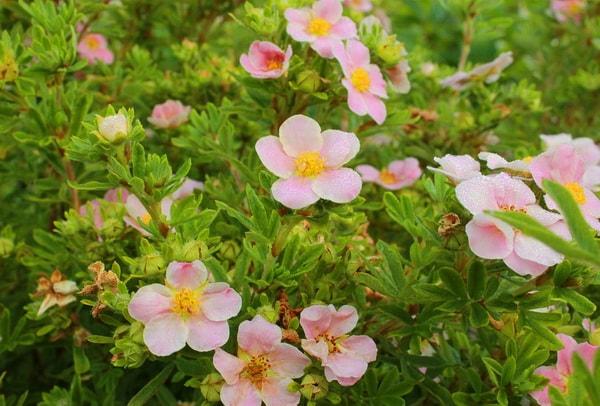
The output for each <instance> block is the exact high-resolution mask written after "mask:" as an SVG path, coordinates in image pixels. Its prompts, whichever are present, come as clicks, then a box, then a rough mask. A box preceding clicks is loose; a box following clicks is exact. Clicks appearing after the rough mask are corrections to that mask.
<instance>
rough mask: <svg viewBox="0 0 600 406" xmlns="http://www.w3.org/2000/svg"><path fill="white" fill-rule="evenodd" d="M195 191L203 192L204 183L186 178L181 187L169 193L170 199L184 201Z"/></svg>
mask: <svg viewBox="0 0 600 406" xmlns="http://www.w3.org/2000/svg"><path fill="white" fill-rule="evenodd" d="M195 190H204V183H203V182H200V181H197V180H194V179H189V178H186V180H185V181H184V182H183V183H182V184H181V186H179V188H178V189H177V190H175V191H174V192H173V193H171V199H172V200H181V199H185V198H186V197H188V196H191V195H193V194H194V191H195ZM169 211H170V210H169Z"/></svg>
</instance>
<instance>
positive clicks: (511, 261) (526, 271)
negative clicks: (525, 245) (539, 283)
mask: <svg viewBox="0 0 600 406" xmlns="http://www.w3.org/2000/svg"><path fill="white" fill-rule="evenodd" d="M504 263H505V264H506V266H508V267H509V268H510V269H512V270H513V271H514V272H516V273H518V274H519V275H523V276H525V275H531V276H534V277H535V276H540V275H541V274H543V273H544V272H545V271H546V269H548V267H547V266H546V265H542V264H538V263H537V262H533V261H529V260H527V259H524V258H521V257H520V256H518V255H517V253H516V252H512V253H511V254H510V255H509V256H507V257H506V258H504Z"/></svg>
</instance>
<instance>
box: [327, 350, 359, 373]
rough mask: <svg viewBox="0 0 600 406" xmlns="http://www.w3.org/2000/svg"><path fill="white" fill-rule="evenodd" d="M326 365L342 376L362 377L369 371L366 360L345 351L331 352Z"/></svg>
mask: <svg viewBox="0 0 600 406" xmlns="http://www.w3.org/2000/svg"><path fill="white" fill-rule="evenodd" d="M325 366H326V367H328V368H329V369H330V370H331V372H333V374H334V375H335V376H336V377H341V378H360V377H361V376H363V375H364V373H365V372H366V371H367V362H366V361H364V360H363V359H360V358H355V357H353V356H351V355H348V354H344V353H334V354H329V357H327V363H326V364H325Z"/></svg>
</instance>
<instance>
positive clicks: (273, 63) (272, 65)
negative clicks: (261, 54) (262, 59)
mask: <svg viewBox="0 0 600 406" xmlns="http://www.w3.org/2000/svg"><path fill="white" fill-rule="evenodd" d="M282 66H283V61H281V60H280V59H271V60H269V61H268V62H267V70H277V69H281V67H282Z"/></svg>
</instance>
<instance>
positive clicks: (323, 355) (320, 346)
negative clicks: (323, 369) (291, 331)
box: [301, 330, 329, 362]
mask: <svg viewBox="0 0 600 406" xmlns="http://www.w3.org/2000/svg"><path fill="white" fill-rule="evenodd" d="M304 331H305V333H306V330H304ZM301 343H302V349H303V350H304V351H306V352H307V353H308V354H310V355H312V356H313V357H315V358H318V359H320V360H321V361H323V362H324V361H326V360H327V356H328V355H329V348H328V347H327V343H326V342H325V341H315V340H304V339H303V340H302V341H301Z"/></svg>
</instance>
